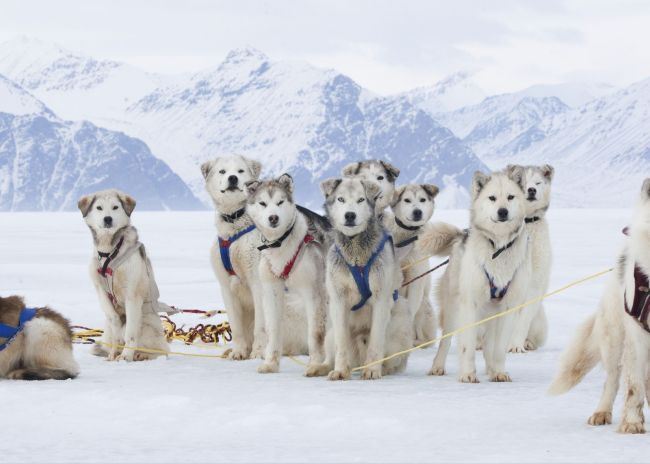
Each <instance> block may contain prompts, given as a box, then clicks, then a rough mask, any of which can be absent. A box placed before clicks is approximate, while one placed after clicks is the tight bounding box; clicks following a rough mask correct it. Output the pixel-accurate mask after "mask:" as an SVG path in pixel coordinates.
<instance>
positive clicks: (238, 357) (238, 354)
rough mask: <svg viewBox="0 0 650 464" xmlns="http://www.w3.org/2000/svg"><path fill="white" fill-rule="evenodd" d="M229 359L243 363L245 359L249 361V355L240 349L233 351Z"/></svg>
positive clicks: (229, 354)
mask: <svg viewBox="0 0 650 464" xmlns="http://www.w3.org/2000/svg"><path fill="white" fill-rule="evenodd" d="M228 359H231V360H233V361H243V360H245V359H248V353H246V351H244V350H240V349H233V350H231V351H230V353H228Z"/></svg>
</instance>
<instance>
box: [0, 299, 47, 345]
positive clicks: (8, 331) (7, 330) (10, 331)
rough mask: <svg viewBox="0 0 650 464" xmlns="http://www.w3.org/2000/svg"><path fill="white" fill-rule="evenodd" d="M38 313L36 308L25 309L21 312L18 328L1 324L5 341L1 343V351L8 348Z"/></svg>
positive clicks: (0, 331)
mask: <svg viewBox="0 0 650 464" xmlns="http://www.w3.org/2000/svg"><path fill="white" fill-rule="evenodd" d="M37 311H38V310H37V309H36V308H23V309H22V310H21V311H20V316H19V317H18V325H17V326H16V327H14V326H11V325H7V324H0V337H1V338H4V339H5V341H4V342H3V343H0V351H2V350H4V349H5V348H7V346H9V344H10V343H11V342H12V341H13V340H14V338H16V335H18V334H19V333H20V332H21V331H22V330H23V329H24V328H25V324H27V323H28V322H29V321H31V320H32V319H34V316H36V312H37Z"/></svg>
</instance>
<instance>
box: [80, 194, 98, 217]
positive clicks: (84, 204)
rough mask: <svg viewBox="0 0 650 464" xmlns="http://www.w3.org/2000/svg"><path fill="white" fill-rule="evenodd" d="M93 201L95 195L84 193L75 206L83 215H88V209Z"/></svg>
mask: <svg viewBox="0 0 650 464" xmlns="http://www.w3.org/2000/svg"><path fill="white" fill-rule="evenodd" d="M93 203H95V195H85V196H83V197H81V198H79V201H78V202H77V207H78V208H79V211H81V214H82V215H83V217H86V216H88V213H90V209H91V208H92V207H93Z"/></svg>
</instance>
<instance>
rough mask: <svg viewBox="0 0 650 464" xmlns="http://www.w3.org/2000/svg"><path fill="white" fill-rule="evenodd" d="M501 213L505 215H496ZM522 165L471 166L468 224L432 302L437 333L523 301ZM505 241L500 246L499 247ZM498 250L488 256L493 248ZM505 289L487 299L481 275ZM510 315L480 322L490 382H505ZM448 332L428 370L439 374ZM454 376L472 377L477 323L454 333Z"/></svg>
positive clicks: (527, 266)
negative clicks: (500, 169)
mask: <svg viewBox="0 0 650 464" xmlns="http://www.w3.org/2000/svg"><path fill="white" fill-rule="evenodd" d="M503 213H505V215H502V214H503ZM525 215H526V211H525V195H524V191H523V170H522V169H515V170H512V171H511V172H508V173H507V174H506V173H495V174H492V175H486V174H483V173H481V172H477V173H475V175H474V179H473V182H472V206H471V212H470V229H469V232H468V234H467V236H466V237H465V238H464V240H459V241H456V242H455V243H454V246H453V249H452V252H451V256H450V262H449V265H448V266H447V269H446V270H445V273H444V274H443V276H442V278H441V279H440V282H439V286H438V292H437V295H438V302H439V307H440V311H441V321H442V325H443V333H449V332H450V331H452V330H453V329H454V328H456V327H463V326H466V325H467V324H471V323H473V322H476V321H477V320H479V319H481V318H483V317H485V316H487V315H489V314H494V313H497V312H500V311H503V310H505V309H508V308H510V307H512V306H515V305H517V304H519V303H521V302H523V301H524V299H525V297H526V294H527V287H528V285H529V283H530V278H531V263H530V261H531V260H530V247H529V243H528V233H527V231H526V229H525V227H524V218H525ZM508 244H510V246H509V247H508V248H507V249H506V248H505V247H506V246H507V245H508ZM500 249H503V251H502V252H501V253H500V254H499V255H498V256H497V257H494V254H495V252H497V251H498V250H500ZM486 274H487V275H489V276H491V278H492V280H493V282H494V285H495V286H496V287H497V288H498V289H503V288H505V287H506V286H507V285H508V283H509V287H508V290H507V293H506V294H505V295H504V296H503V297H502V298H501V299H492V298H491V294H490V293H491V292H490V284H489V281H488V277H487V275H486ZM513 323H514V320H513V315H512V314H510V315H506V316H503V317H500V318H498V319H496V320H493V321H491V322H488V323H487V324H485V336H484V345H483V355H484V358H485V363H486V368H487V374H488V376H489V379H490V380H491V381H493V382H509V381H510V376H509V375H508V373H507V372H506V369H505V358H506V353H507V348H508V342H509V339H510V335H511V332H512V327H513ZM449 345H450V340H449V338H447V339H444V340H442V341H441V343H440V345H439V348H438V352H437V354H436V357H435V359H434V362H433V366H432V368H431V371H430V372H429V373H430V374H432V375H444V373H445V361H446V357H447V353H448V350H449ZM458 345H459V346H458V356H459V373H458V380H459V381H460V382H466V383H477V382H478V381H479V380H478V376H477V375H476V366H475V352H476V346H477V329H476V327H474V328H468V329H467V330H464V331H463V332H461V333H460V334H459V335H458Z"/></svg>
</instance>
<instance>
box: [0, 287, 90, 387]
mask: <svg viewBox="0 0 650 464" xmlns="http://www.w3.org/2000/svg"><path fill="white" fill-rule="evenodd" d="M77 375H79V365H78V364H77V362H76V361H75V359H74V356H73V353H72V330H71V329H70V323H69V322H68V320H67V319H66V318H64V317H63V316H61V314H59V313H57V312H55V311H53V310H51V309H50V308H26V307H25V303H24V302H23V299H22V298H20V297H18V296H10V297H6V298H2V297H0V377H4V378H9V379H15V380H47V379H55V380H66V379H74V378H75V377H77Z"/></svg>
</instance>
